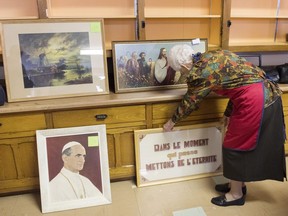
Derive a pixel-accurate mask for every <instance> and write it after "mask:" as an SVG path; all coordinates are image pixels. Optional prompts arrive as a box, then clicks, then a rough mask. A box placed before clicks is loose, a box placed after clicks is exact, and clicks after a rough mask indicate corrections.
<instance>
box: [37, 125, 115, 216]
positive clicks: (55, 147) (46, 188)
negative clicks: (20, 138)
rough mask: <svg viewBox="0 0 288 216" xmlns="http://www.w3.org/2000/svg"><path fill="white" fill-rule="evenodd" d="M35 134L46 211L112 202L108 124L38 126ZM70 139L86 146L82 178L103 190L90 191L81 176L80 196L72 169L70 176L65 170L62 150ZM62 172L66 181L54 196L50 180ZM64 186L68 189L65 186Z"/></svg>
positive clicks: (42, 200) (80, 172) (43, 202)
mask: <svg viewBox="0 0 288 216" xmlns="http://www.w3.org/2000/svg"><path fill="white" fill-rule="evenodd" d="M36 138H37V154H38V166H39V180H40V193H41V209H42V212H43V213H47V212H54V211H63V210H69V209H76V208H83V207H89V206H98V205H105V204H110V203H111V202H112V200H111V189H110V176H109V164H108V152H107V138H106V126H105V125H97V126H83V127H71V128H59V129H47V130H37V131H36ZM69 142H78V143H81V144H82V146H83V147H84V148H85V151H86V157H85V164H84V168H83V169H82V170H81V171H79V174H80V175H81V176H82V177H83V176H84V177H83V178H88V179H89V180H90V182H92V184H93V185H94V186H96V188H97V189H98V190H99V191H100V193H98V194H96V195H94V194H93V195H89V193H90V192H89V191H87V189H86V187H85V186H86V185H85V181H83V182H82V180H81V184H82V186H81V187H83V191H84V192H83V194H84V195H83V197H80V196H78V191H77V188H76V184H74V182H73V179H70V176H69V175H70V174H69V173H70V172H69V173H68V174H69V175H67V176H66V173H65V172H64V174H63V172H62V171H63V169H64V168H63V161H64V159H63V155H62V154H63V153H61V152H62V150H63V149H64V148H65V147H64V146H65V145H66V144H67V143H69ZM72 156H73V154H72ZM75 157H76V156H75ZM60 174H61V176H63V178H62V179H63V181H62V182H64V183H63V184H62V186H60V187H59V191H57V194H58V197H56V199H55V197H54V195H56V194H53V191H54V190H53V185H51V182H52V179H56V176H57V175H60ZM64 177H65V178H64ZM72 177H73V176H72ZM82 177H80V179H82ZM77 178H78V177H77ZM66 180H67V181H66ZM54 182H55V181H54ZM71 183H72V184H71ZM79 185H80V184H79ZM70 186H71V187H70ZM79 187H80V186H79ZM65 188H68V189H67V190H64V189H65ZM61 190H63V191H61ZM70 190H71V193H70V194H71V195H70V194H69V192H70ZM85 190H86V191H85ZM93 190H94V189H93ZM75 191H76V192H77V194H76V192H75ZM62 192H65V193H66V197H65V198H63V197H62ZM67 194H69V195H67ZM63 196H64V195H63ZM60 197H61V198H60ZM53 199H54V200H53Z"/></svg>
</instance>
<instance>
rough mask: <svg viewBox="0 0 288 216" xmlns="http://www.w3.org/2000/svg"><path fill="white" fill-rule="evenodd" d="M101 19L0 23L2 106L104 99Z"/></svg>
mask: <svg viewBox="0 0 288 216" xmlns="http://www.w3.org/2000/svg"><path fill="white" fill-rule="evenodd" d="M103 32H104V30H103V20H101V19H89V20H88V19H75V20H74V19H69V20H65V19H57V20H53V19H49V20H35V21H34V20H32V21H28V20H23V21H7V22H3V23H2V32H1V36H2V48H3V60H4V68H5V70H4V71H5V80H6V86H7V93H8V102H14V101H26V100H37V99H47V98H59V97H74V96H83V95H98V94H108V93H109V87H108V75H107V74H108V73H107V65H106V57H105V56H106V51H105V45H104V36H103V35H104V34H103Z"/></svg>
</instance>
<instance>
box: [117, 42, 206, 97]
mask: <svg viewBox="0 0 288 216" xmlns="http://www.w3.org/2000/svg"><path fill="white" fill-rule="evenodd" d="M177 44H188V45H190V46H191V47H192V48H193V49H194V50H195V51H196V52H201V53H203V52H206V51H207V49H208V41H207V39H199V38H198V39H191V40H169V41H164V40H153V41H149V40H147V41H117V42H114V41H113V42H112V52H113V66H114V84H115V92H116V93H122V92H134V91H147V90H157V89H171V88H184V87H186V82H185V78H186V76H187V74H183V73H181V72H180V71H174V70H173V69H172V68H171V67H170V66H169V62H168V61H167V56H168V54H169V51H170V49H171V48H172V47H173V46H175V45H177Z"/></svg>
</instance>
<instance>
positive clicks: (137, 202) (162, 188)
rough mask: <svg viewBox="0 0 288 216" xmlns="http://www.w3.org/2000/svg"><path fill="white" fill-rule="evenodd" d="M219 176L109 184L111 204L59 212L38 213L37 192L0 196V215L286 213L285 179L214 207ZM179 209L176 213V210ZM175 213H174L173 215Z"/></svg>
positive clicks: (287, 187)
mask: <svg viewBox="0 0 288 216" xmlns="http://www.w3.org/2000/svg"><path fill="white" fill-rule="evenodd" d="M223 180H224V179H223V178H222V177H214V178H210V177H209V178H202V179H195V180H189V181H182V182H176V183H170V184H161V185H156V186H147V187H141V188H137V187H136V186H135V183H134V182H133V181H122V182H116V183H111V193H112V204H109V205H102V206H96V207H87V208H81V209H75V210H66V211H61V212H52V213H45V214H42V213H41V207H40V206H41V205H40V195H39V194H38V193H32V194H24V195H17V196H8V197H1V198H0V215H1V216H36V215H37V216H38V215H47V216H50V215H51V216H56V215H57V216H66V215H69V216H176V215H177V216H182V215H183V216H188V215H189V216H200V215H201V216H202V215H203V214H201V212H200V214H198V213H196V214H194V213H193V214H191V213H190V214H185V212H184V211H183V214H182V213H181V210H186V209H192V210H193V209H197V208H198V209H200V210H201V211H202V210H203V213H204V215H206V216H274V215H275V216H287V215H288V182H276V181H262V182H253V183H248V184H247V186H248V193H247V197H246V203H245V205H244V206H239V207H238V206H230V207H218V206H215V205H213V204H211V203H210V199H211V197H214V196H218V193H217V192H215V191H214V185H215V183H219V182H221V181H223ZM179 211H180V213H179ZM176 212H178V213H177V214H176Z"/></svg>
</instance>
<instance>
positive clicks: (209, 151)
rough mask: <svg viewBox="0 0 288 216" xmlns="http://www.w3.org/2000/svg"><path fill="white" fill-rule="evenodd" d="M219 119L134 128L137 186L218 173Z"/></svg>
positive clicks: (219, 167)
mask: <svg viewBox="0 0 288 216" xmlns="http://www.w3.org/2000/svg"><path fill="white" fill-rule="evenodd" d="M223 129H224V128H223V126H222V125H221V124H220V123H219V122H210V123H205V124H195V125H189V126H179V127H175V128H174V129H173V131H170V132H164V131H163V129H162V128H152V129H143V130H135V131H134V141H135V155H136V180H137V181H136V182H137V186H138V187H143V186H151V185H157V184H164V183H171V182H177V181H184V180H190V179H197V178H204V177H210V176H217V175H221V174H222V148H221V147H222V140H223Z"/></svg>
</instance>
